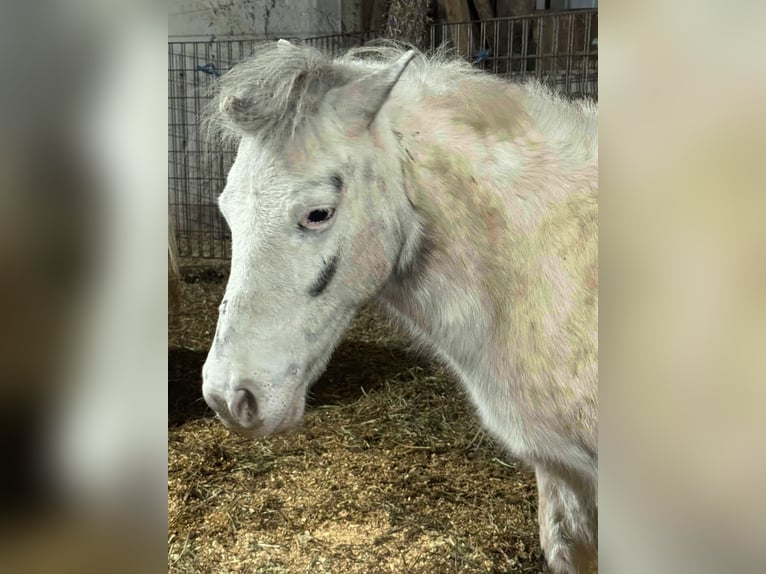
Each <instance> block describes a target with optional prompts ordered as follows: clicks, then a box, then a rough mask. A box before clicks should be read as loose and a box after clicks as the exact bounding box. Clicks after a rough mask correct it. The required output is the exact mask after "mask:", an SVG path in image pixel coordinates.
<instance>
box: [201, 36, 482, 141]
mask: <svg viewBox="0 0 766 574" xmlns="http://www.w3.org/2000/svg"><path fill="white" fill-rule="evenodd" d="M409 49H412V46H408V45H405V44H402V43H397V42H391V41H382V42H381V41H379V42H373V43H371V44H369V45H367V46H364V47H361V48H353V49H351V50H348V51H347V52H346V53H345V54H343V55H341V56H339V57H336V58H332V57H330V56H327V55H325V54H323V53H322V52H320V51H319V50H316V49H314V48H311V47H309V46H304V45H289V46H284V47H283V46H279V45H278V44H277V42H269V43H264V44H261V45H259V46H257V47H256V48H255V50H254V51H253V55H252V56H251V57H249V58H248V59H246V60H244V61H242V62H240V63H239V64H237V65H235V66H234V67H233V68H232V69H231V70H230V71H229V72H228V73H226V74H225V75H224V76H223V77H222V78H221V79H220V80H219V81H218V83H217V84H216V86H215V88H214V94H213V98H212V100H211V102H210V104H209V106H208V107H207V109H206V111H205V114H204V117H203V126H204V131H205V134H206V136H207V139H208V142H209V143H215V144H220V143H231V142H236V141H237V140H238V139H239V138H241V137H242V136H243V135H245V134H251V135H256V136H259V137H262V138H264V139H268V140H271V141H282V142H283V141H285V140H287V139H290V138H292V137H293V136H294V135H295V133H296V131H297V130H298V129H299V128H300V127H301V126H302V125H304V124H306V123H307V122H309V121H310V120H311V118H312V117H313V116H315V115H316V113H317V111H318V110H319V105H320V103H321V102H322V99H323V98H324V96H325V95H326V94H327V92H328V91H329V90H331V89H332V88H336V87H339V86H342V85H344V84H346V83H348V82H350V81H352V80H354V79H357V78H360V77H362V76H364V75H366V74H369V73H370V72H372V71H375V70H377V69H380V68H382V67H384V66H387V65H390V64H392V63H393V62H395V61H396V60H397V59H398V58H400V57H401V56H402V55H403V54H404V53H405V52H406V51H407V50H409ZM416 53H417V55H416V57H415V59H414V60H413V61H412V63H411V64H410V65H409V66H408V75H410V77H411V78H412V79H414V80H415V84H416V85H417V87H418V88H421V87H424V86H427V88H428V89H429V90H431V91H437V92H438V91H440V88H441V87H444V88H446V87H447V86H450V85H452V86H454V82H455V80H456V78H457V77H460V76H462V77H466V76H471V77H473V78H474V79H477V80H482V79H483V80H485V81H488V82H489V81H496V80H495V79H494V78H491V77H490V76H489V75H488V74H482V73H481V72H480V71H479V70H477V69H476V68H473V67H472V66H471V65H470V64H468V63H467V62H465V61H463V60H461V59H458V58H455V57H453V56H452V55H450V54H449V53H448V52H447V51H446V50H438V51H437V52H435V53H433V54H431V55H430V56H426V55H424V54H422V53H421V52H419V51H416ZM413 87H414V86H413Z"/></svg>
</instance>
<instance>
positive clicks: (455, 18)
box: [436, 0, 473, 58]
mask: <svg viewBox="0 0 766 574" xmlns="http://www.w3.org/2000/svg"><path fill="white" fill-rule="evenodd" d="M436 5H437V9H438V13H439V21H440V23H441V24H455V25H454V26H445V28H446V30H445V31H444V33H443V34H442V41H444V40H445V39H446V40H450V41H451V42H452V44H453V45H454V47H455V48H457V50H458V53H459V54H460V55H461V56H463V57H464V58H471V57H473V49H472V46H471V43H470V42H469V41H468V36H469V34H471V25H470V24H465V25H457V23H458V22H470V20H471V11H470V10H469V9H468V2H467V0H437V2H436Z"/></svg>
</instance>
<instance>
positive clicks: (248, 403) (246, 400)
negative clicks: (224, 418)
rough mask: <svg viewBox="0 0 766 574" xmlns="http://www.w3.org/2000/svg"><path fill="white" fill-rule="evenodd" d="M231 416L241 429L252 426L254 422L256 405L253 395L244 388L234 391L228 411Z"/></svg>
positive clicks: (256, 410)
mask: <svg viewBox="0 0 766 574" xmlns="http://www.w3.org/2000/svg"><path fill="white" fill-rule="evenodd" d="M229 410H230V411H231V416H232V417H234V420H235V421H237V422H238V423H239V424H240V425H242V426H243V427H249V426H252V425H253V423H254V422H255V420H256V414H257V412H258V403H257V401H256V400H255V395H254V394H253V393H251V392H250V391H248V390H247V389H244V388H239V389H237V390H236V391H234V397H233V398H232V401H231V405H230V409H229Z"/></svg>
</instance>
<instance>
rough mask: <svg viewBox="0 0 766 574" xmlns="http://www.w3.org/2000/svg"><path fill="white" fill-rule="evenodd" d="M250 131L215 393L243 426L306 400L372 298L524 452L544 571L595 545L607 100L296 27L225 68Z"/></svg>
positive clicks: (231, 189) (235, 208) (233, 100)
mask: <svg viewBox="0 0 766 574" xmlns="http://www.w3.org/2000/svg"><path fill="white" fill-rule="evenodd" d="M219 88H220V89H219V91H218V93H217V96H216V98H215V100H214V107H213V111H212V113H211V114H210V117H209V120H210V124H211V125H212V126H213V127H214V128H216V129H217V130H218V133H220V134H223V135H224V136H232V137H235V138H238V140H239V142H240V143H239V151H238V154H237V158H236V161H235V162H234V165H233V166H232V168H231V171H230V173H229V177H228V182H227V185H226V188H225V190H224V192H223V193H222V194H221V196H220V200H219V205H220V208H221V211H222V213H223V215H224V216H225V218H226V220H227V221H228V223H229V226H230V227H231V231H232V241H233V246H232V262H231V276H230V279H229V283H228V286H227V288H226V293H225V296H224V299H223V302H222V303H221V307H220V315H219V319H218V327H217V332H216V336H215V342H214V343H213V346H212V348H211V350H210V353H209V356H208V359H207V362H206V363H205V366H204V369H203V379H204V384H203V394H204V396H205V400H206V401H207V403H208V404H209V405H210V406H211V407H212V408H213V409H214V410H215V411H216V412H217V413H218V415H219V416H220V418H221V420H222V421H223V422H224V424H226V425H227V426H228V427H230V428H232V429H235V430H237V431H240V432H243V433H247V434H250V435H252V436H257V435H265V434H269V433H273V432H278V431H282V430H285V429H288V428H290V427H293V426H294V425H296V424H297V423H298V422H299V421H300V420H301V417H302V415H303V411H304V405H305V396H306V392H307V390H308V388H309V386H310V385H311V384H312V383H313V382H314V381H315V380H316V379H317V378H318V377H319V375H320V374H321V373H322V371H323V370H324V369H325V366H326V365H327V362H328V360H329V359H330V356H331V354H332V352H333V349H334V348H335V346H336V345H337V343H338V342H339V341H340V339H341V337H342V336H343V333H344V331H345V330H346V328H347V326H348V325H349V323H350V322H351V320H352V318H353V317H354V315H355V314H356V313H357V311H358V310H359V308H360V307H361V306H362V305H363V304H364V303H366V302H367V301H369V300H372V299H374V300H376V301H378V302H379V303H380V304H381V306H382V307H383V308H384V309H385V310H386V311H387V312H388V313H389V314H390V315H391V316H392V317H394V318H395V319H396V320H397V321H398V322H399V323H400V324H402V325H403V326H404V327H405V328H406V329H407V331H409V333H411V335H412V336H413V337H414V338H415V339H416V340H417V341H419V342H420V343H421V344H423V345H424V346H425V347H427V348H428V349H430V350H431V351H432V352H433V353H434V354H435V355H436V356H437V357H439V358H440V359H441V360H442V361H444V362H445V363H446V364H448V365H449V366H450V367H451V368H452V370H453V371H454V372H455V373H456V375H457V376H458V378H459V379H460V381H461V382H462V384H463V385H464V386H465V388H466V390H467V392H468V394H469V396H470V398H471V399H472V401H473V404H474V405H475V407H476V409H477V411H478V414H479V417H480V418H481V420H482V422H483V424H484V426H485V427H486V428H487V429H488V430H489V431H490V432H491V433H492V435H493V436H494V437H495V438H496V439H497V440H498V441H499V442H500V444H502V445H503V446H504V447H505V448H506V449H507V450H508V451H509V453H511V454H512V455H514V456H516V457H518V458H520V459H522V460H524V461H526V462H528V463H529V464H531V465H533V466H534V468H535V470H536V473H537V481H538V488H539V494H540V505H539V508H540V511H539V520H540V533H541V543H542V547H543V550H544V552H545V555H546V559H547V561H548V564H549V566H550V568H551V570H552V571H553V572H556V573H572V572H578V571H581V570H582V569H584V568H586V564H587V563H588V562H589V561H590V560H592V558H593V556H594V554H595V547H596V545H597V504H596V493H597V466H598V454H597V444H598V441H597V411H598V403H597V386H598V382H597V354H598V336H597V326H598V325H597V317H598V312H597V306H598V267H597V262H598V255H597V219H598V212H597V187H598V136H597V117H598V116H597V110H596V107H595V105H594V104H592V103H587V102H581V103H572V102H569V101H566V100H564V99H562V98H560V97H557V96H555V95H553V94H552V93H549V92H548V91H547V90H545V89H544V88H542V87H541V86H539V85H532V86H518V85H514V84H511V83H508V82H506V81H503V80H501V79H499V78H496V77H493V76H490V75H487V74H484V73H482V72H479V71H477V70H474V69H473V68H471V67H470V66H469V65H468V64H465V63H462V62H459V61H454V60H450V59H448V58H446V57H444V56H439V55H437V56H434V57H431V58H429V57H426V56H424V55H422V54H419V53H417V52H415V51H413V50H410V51H405V50H403V49H400V48H397V47H391V46H388V47H378V48H363V49H357V50H354V51H352V52H349V53H348V54H346V55H345V56H343V57H341V58H337V59H331V58H329V57H327V56H325V55H323V54H322V53H320V52H318V51H316V50H314V49H311V48H308V47H299V46H294V45H292V44H289V43H288V42H285V41H280V42H278V43H273V44H269V45H264V46H261V47H260V48H259V49H258V50H257V51H256V53H255V56H254V57H253V58H251V59H250V60H248V61H245V62H244V63H241V64H239V65H238V66H236V67H234V68H233V69H232V70H231V71H230V72H229V73H228V74H227V75H225V76H224V77H223V78H222V81H221V84H220V86H219Z"/></svg>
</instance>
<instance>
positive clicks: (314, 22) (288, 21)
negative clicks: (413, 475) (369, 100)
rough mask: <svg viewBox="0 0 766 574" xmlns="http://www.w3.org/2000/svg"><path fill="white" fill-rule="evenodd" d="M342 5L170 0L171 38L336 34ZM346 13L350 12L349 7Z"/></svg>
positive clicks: (304, 0)
mask: <svg viewBox="0 0 766 574" xmlns="http://www.w3.org/2000/svg"><path fill="white" fill-rule="evenodd" d="M342 3H343V2H342V0H170V6H169V11H168V36H169V38H170V39H171V40H173V39H176V40H184V39H210V38H211V37H215V38H228V37H233V36H234V37H242V36H248V37H256V38H267V37H268V38H272V37H279V36H280V35H284V36H297V37H303V36H319V35H324V34H336V33H339V32H341V31H342V26H341V4H342ZM346 4H348V3H346ZM352 4H353V2H352ZM344 9H345V10H346V11H347V12H348V10H349V7H348V6H346V7H344Z"/></svg>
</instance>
